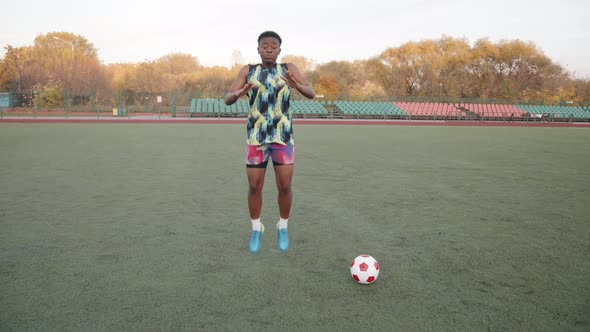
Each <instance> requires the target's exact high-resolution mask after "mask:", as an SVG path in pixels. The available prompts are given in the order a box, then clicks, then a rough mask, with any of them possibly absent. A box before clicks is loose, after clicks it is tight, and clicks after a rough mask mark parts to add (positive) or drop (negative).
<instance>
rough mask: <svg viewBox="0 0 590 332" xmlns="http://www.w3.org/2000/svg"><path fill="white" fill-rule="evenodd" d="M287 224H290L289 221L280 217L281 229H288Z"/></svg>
mask: <svg viewBox="0 0 590 332" xmlns="http://www.w3.org/2000/svg"><path fill="white" fill-rule="evenodd" d="M287 222H289V219H283V218H281V217H279V229H283V228H287Z"/></svg>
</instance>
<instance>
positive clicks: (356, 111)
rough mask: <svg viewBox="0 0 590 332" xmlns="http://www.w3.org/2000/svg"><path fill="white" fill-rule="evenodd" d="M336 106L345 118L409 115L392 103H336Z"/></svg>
mask: <svg viewBox="0 0 590 332" xmlns="http://www.w3.org/2000/svg"><path fill="white" fill-rule="evenodd" d="M334 106H335V108H336V109H337V110H339V111H340V112H342V114H343V115H344V116H347V115H348V116H350V115H352V116H367V115H370V116H379V117H385V116H406V115H407V114H406V113H405V112H404V111H403V110H401V109H400V108H399V107H397V106H396V105H395V104H393V103H390V102H364V101H335V102H334Z"/></svg>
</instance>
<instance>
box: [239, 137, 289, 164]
mask: <svg viewBox="0 0 590 332" xmlns="http://www.w3.org/2000/svg"><path fill="white" fill-rule="evenodd" d="M269 158H272V164H273V165H274V166H278V165H293V164H294V162H295V146H294V145H282V144H278V143H271V144H263V145H246V167H255V168H266V165H267V164H268V159H269Z"/></svg>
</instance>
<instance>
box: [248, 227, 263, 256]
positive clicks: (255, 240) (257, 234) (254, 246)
mask: <svg viewBox="0 0 590 332" xmlns="http://www.w3.org/2000/svg"><path fill="white" fill-rule="evenodd" d="M260 226H262V228H261V230H260V231H254V230H253V231H252V234H250V244H249V249H250V253H251V254H257V253H258V252H259V251H260V247H261V246H262V233H264V225H263V224H260Z"/></svg>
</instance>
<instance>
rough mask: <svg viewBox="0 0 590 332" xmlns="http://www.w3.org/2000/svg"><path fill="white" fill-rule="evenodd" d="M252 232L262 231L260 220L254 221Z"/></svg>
mask: <svg viewBox="0 0 590 332" xmlns="http://www.w3.org/2000/svg"><path fill="white" fill-rule="evenodd" d="M252 230H253V231H256V232H260V231H261V230H262V224H261V223H260V218H258V219H252Z"/></svg>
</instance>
